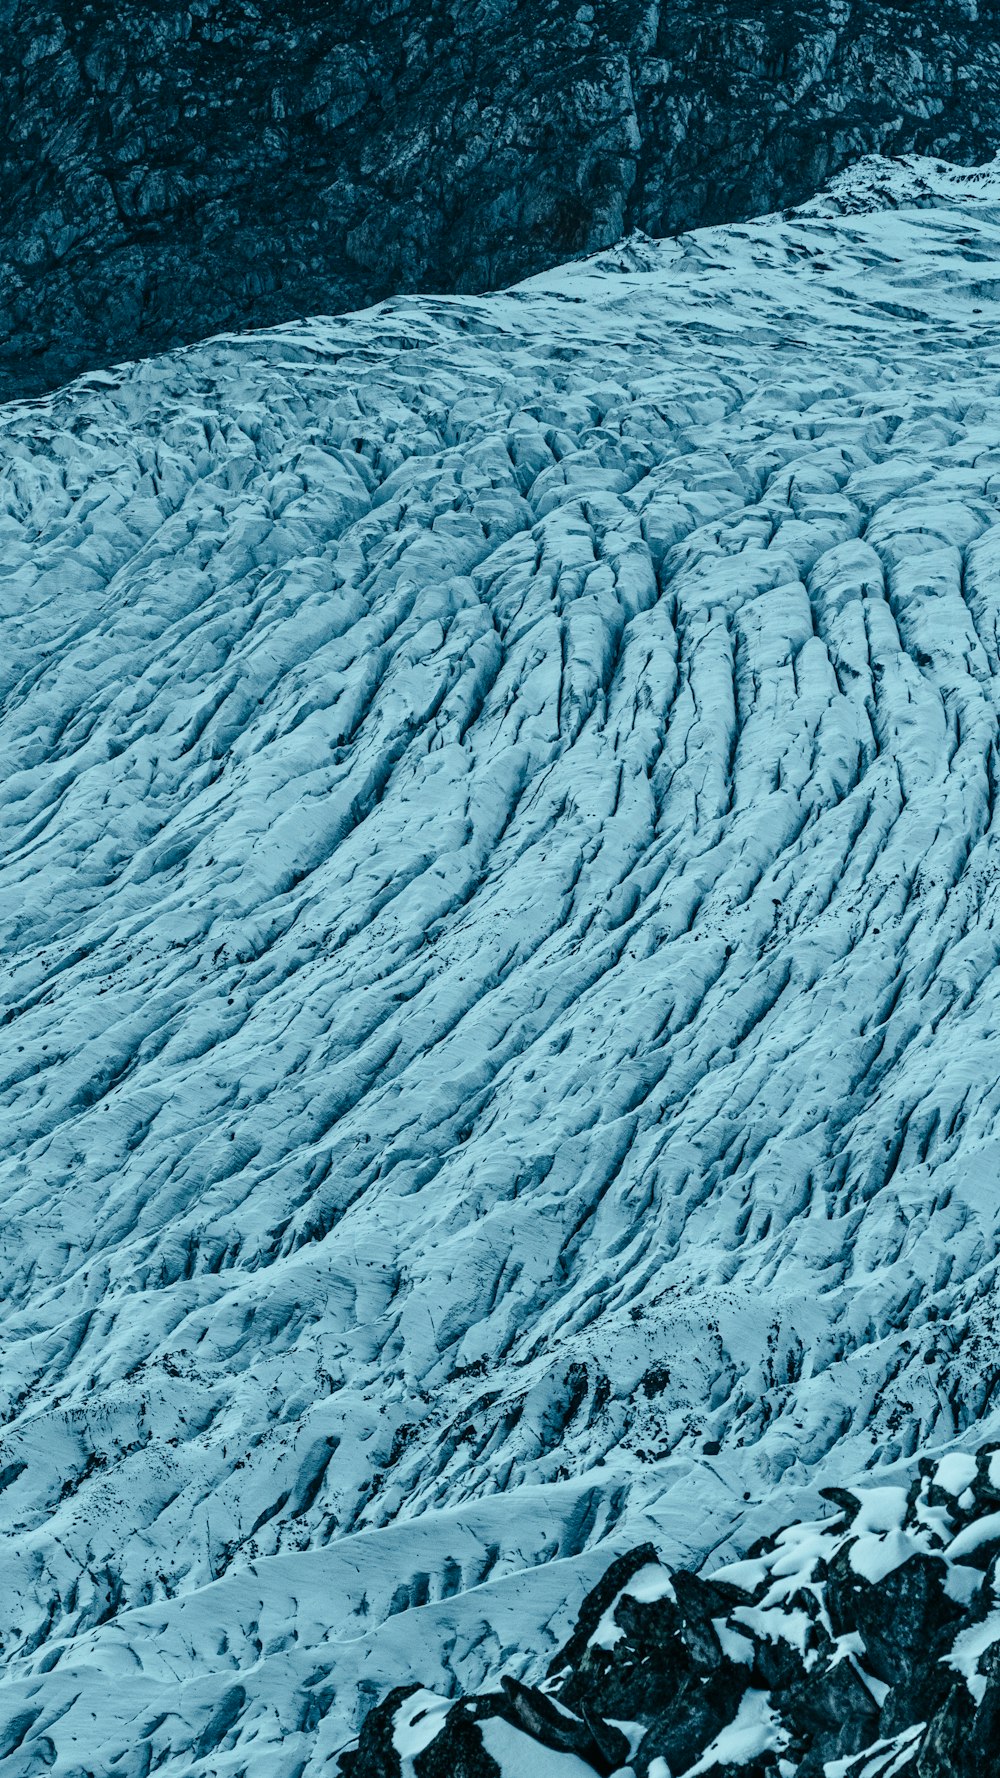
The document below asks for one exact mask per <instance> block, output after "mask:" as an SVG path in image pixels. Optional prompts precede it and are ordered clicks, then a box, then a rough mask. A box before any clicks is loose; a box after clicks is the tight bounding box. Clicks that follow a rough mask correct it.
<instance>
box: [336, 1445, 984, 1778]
mask: <svg viewBox="0 0 1000 1778" xmlns="http://www.w3.org/2000/svg"><path fill="white" fill-rule="evenodd" d="M823 1493H824V1494H825V1496H826V1497H827V1499H828V1500H829V1501H830V1503H831V1505H832V1506H833V1507H834V1508H835V1509H836V1510H835V1512H834V1514H833V1515H832V1516H830V1517H826V1518H824V1519H820V1520H817V1521H814V1522H811V1523H805V1522H803V1523H798V1524H794V1525H792V1526H790V1527H788V1528H786V1529H785V1530H783V1531H781V1532H779V1533H778V1534H777V1536H773V1537H768V1538H765V1539H763V1540H761V1541H760V1543H758V1544H757V1545H756V1546H755V1547H754V1548H753V1549H751V1550H750V1551H749V1553H748V1554H747V1556H746V1557H745V1558H744V1559H743V1560H742V1561H738V1562H735V1563H731V1564H729V1565H728V1566H727V1567H725V1568H721V1569H718V1570H717V1571H716V1572H715V1573H714V1574H712V1575H711V1576H710V1577H707V1578H706V1577H705V1576H703V1575H701V1574H693V1573H687V1572H685V1571H676V1572H671V1571H670V1570H669V1569H668V1568H666V1567H664V1566H661V1565H660V1563H659V1561H658V1558H657V1555H656V1551H655V1549H654V1547H653V1545H652V1544H648V1543H647V1544H643V1545H641V1546H640V1547H639V1548H637V1549H633V1550H631V1551H629V1552H627V1553H626V1554H624V1555H622V1556H620V1557H619V1558H618V1559H617V1561H615V1562H614V1563H613V1564H612V1565H611V1567H610V1568H609V1569H608V1571H607V1573H606V1574H605V1575H604V1576H603V1578H602V1579H601V1581H600V1582H599V1583H598V1585H597V1586H596V1587H595V1588H594V1589H593V1591H592V1592H591V1593H590V1594H589V1595H588V1597H587V1599H586V1600H585V1601H584V1604H583V1606H582V1608H581V1612H580V1616H579V1620H578V1622H577V1625H576V1628H575V1630H574V1632H573V1634H572V1636H571V1637H570V1639H569V1641H568V1642H567V1644H566V1646H565V1647H564V1648H563V1649H562V1651H561V1652H560V1654H559V1655H558V1656H557V1657H556V1659H555V1660H554V1661H553V1663H552V1666H551V1669H550V1672H549V1676H548V1678H547V1679H546V1680H544V1681H543V1682H542V1684H541V1685H540V1686H529V1685H524V1684H522V1683H520V1682H519V1681H517V1680H514V1679H511V1678H504V1679H503V1680H502V1682H501V1685H502V1689H501V1690H499V1691H496V1692H488V1693H484V1694H483V1695H481V1696H479V1697H472V1698H460V1699H458V1700H456V1701H453V1702H449V1701H448V1700H446V1699H443V1698H440V1697H437V1696H436V1695H435V1694H433V1693H431V1692H429V1691H425V1690H422V1689H420V1688H419V1687H416V1686H412V1685H411V1686H402V1687H399V1688H397V1689H396V1690H395V1691H393V1692H392V1693H390V1695H389V1696H388V1697H387V1698H386V1699H385V1700H384V1701H383V1702H382V1703H381V1704H379V1705H378V1706H377V1707H376V1708H375V1709H374V1710H373V1711H372V1712H371V1713H370V1715H369V1716H368V1718H367V1719H366V1721H365V1724H364V1728H363V1731H362V1734H361V1739H360V1742H359V1743H358V1745H357V1747H355V1748H352V1749H350V1750H348V1751H347V1752H345V1753H344V1754H343V1755H342V1756H341V1760H340V1769H341V1772H342V1773H343V1774H345V1778H346V1775H348V1774H349V1778H445V1775H446V1774H447V1778H521V1775H522V1774H524V1773H526V1772H532V1773H534V1772H539V1773H541V1772H545V1773H546V1774H548V1773H549V1772H551V1773H552V1775H553V1778H585V1774H586V1773H588V1772H595V1773H598V1774H601V1778H611V1774H617V1775H618V1778H688V1775H689V1778H696V1775H697V1778H737V1774H738V1775H739V1778H890V1775H891V1778H897V1774H907V1775H909V1778H980V1775H982V1774H984V1773H986V1772H989V1771H992V1770H994V1769H995V1767H994V1765H993V1762H994V1761H995V1760H997V1759H998V1758H1000V1450H998V1449H996V1448H992V1449H985V1450H982V1451H980V1452H979V1453H978V1454H977V1455H975V1456H973V1455H969V1454H966V1453H952V1454H950V1455H948V1456H946V1457H944V1458H939V1459H936V1460H932V1459H926V1458H925V1459H923V1460H922V1461H921V1462H920V1464H919V1466H918V1474H917V1476H916V1478H915V1480H914V1481H913V1482H912V1484H911V1485H910V1486H909V1488H906V1487H902V1486H882V1487H870V1488H865V1489H858V1490H857V1491H855V1490H853V1489H840V1488H829V1489H825V1490H823ZM555 1756H561V1758H560V1757H555Z"/></svg>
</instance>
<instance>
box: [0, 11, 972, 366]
mask: <svg viewBox="0 0 1000 1778" xmlns="http://www.w3.org/2000/svg"><path fill="white" fill-rule="evenodd" d="M0 12H2V15H3V23H4V27H5V30H4V37H3V54H2V68H0V244H2V259H3V278H2V282H0V394H2V395H10V394H14V393H19V392H21V393H23V392H30V391H32V390H35V389H39V388H43V387H46V386H51V385H53V384H56V383H58V382H59V381H61V380H62V379H64V378H66V377H67V376H70V375H72V374H74V373H75V372H77V371H79V370H81V369H84V368H87V367H89V366H93V365H97V364H100V363H105V362H107V361H109V360H111V359H114V358H116V357H123V356H137V355H141V354H144V353H148V352H151V351H156V350H159V349H161V348H165V347H167V346H171V345H176V344H178V343H181V342H183V341H187V340H191V339H195V338H197V337H199V336H202V335H204V334H206V333H209V332H212V331H214V330H217V329H220V328H230V327H233V328H236V327H238V328H243V327H251V326H259V325H265V324H268V323H270V322H274V321H279V320H283V319H287V318H289V317H291V316H294V315H296V314H307V313H319V312H329V311H337V310H341V309H344V308H349V307H355V306H361V305H364V304H366V303H369V302H372V301H375V300H377V299H378V298H380V297H382V296H385V295H387V294H389V293H390V292H393V291H396V290H400V289H404V288H409V289H423V290H428V289H435V290H446V289H455V290H463V291H470V290H481V289H487V288H490V287H494V286H497V285H500V284H503V283H505V282H508V281H510V280H512V279H515V278H517V277H519V276H522V275H525V274H527V273H529V272H531V271H535V270H538V269H541V268H542V267H543V266H545V265H549V264H553V263H556V262H558V261H560V260H563V259H566V258H568V257H571V256H574V255H577V254H580V253H584V252H587V251H589V250H590V249H593V248H596V247H599V246H602V245H605V244H607V243H608V242H610V241H612V240H613V239H615V238H617V237H618V236H619V235H621V234H622V233H623V232H624V231H625V230H627V229H629V228H631V227H633V226H640V227H642V228H644V229H646V230H647V231H649V232H650V233H654V234H661V233H665V232H670V231H673V230H677V229H681V228H685V227H688V226H691V225H694V224H697V223H701V222H716V221H721V220H725V219H728V218H733V217H736V216H741V215H748V214H752V213H755V212H759V211H761V210H763V209H766V208H769V207H777V206H780V205H781V204H783V203H785V202H789V201H794V200H797V199H799V198H801V197H803V196H805V195H807V194H808V193H809V192H810V191H811V190H814V189H815V188H816V187H817V185H819V184H821V183H822V182H823V180H824V179H826V178H827V177H828V175H830V174H831V173H832V172H834V171H836V170H837V169H838V168H840V167H842V166H844V165H845V164H846V163H848V162H850V161H852V160H854V159H855V158H857V156H859V155H860V154H862V153H865V152H867V151H869V150H873V149H880V150H882V151H883V152H889V153H893V152H901V151H903V150H907V149H911V148H916V149H919V150H921V151H923V152H927V153H933V154H941V155H944V156H946V157H948V158H950V159H952V160H957V161H966V162H973V161H977V160H983V159H985V158H989V156H990V155H991V154H992V152H993V149H994V144H995V143H996V142H997V141H998V140H1000V78H998V77H1000V49H998V36H1000V33H998V28H997V27H998V22H1000V21H998V7H997V6H996V5H995V4H993V3H988V4H985V3H983V0H980V4H979V5H978V6H977V4H976V0H964V3H962V4H957V3H955V0H945V3H943V4H940V5H938V6H935V8H934V9H933V14H931V13H930V12H929V11H928V10H927V9H926V8H923V7H919V6H913V5H906V4H903V5H899V4H897V5H871V4H861V5H859V4H853V5H852V4H850V3H849V0H828V3H827V4H824V5H818V4H813V5H804V6H794V5H789V4H772V5H768V6H766V7H760V6H756V5H750V4H741V3H739V0H674V3H673V4H672V5H670V6H669V7H668V6H662V5H659V4H657V3H656V0H647V3H645V4H644V3H643V0H614V3H613V4H612V3H611V0H603V3H600V0H599V3H598V4H596V5H578V4H576V0H478V3H477V0H374V3H372V0H340V3H338V4H331V3H330V0H298V3H297V4H294V5H284V6H280V7H278V6H274V5H267V4H257V5H255V4H252V3H251V0H226V3H225V4H218V3H216V0H196V3H195V4H192V5H190V6H188V7H187V8H186V9H183V10H182V9H180V8H178V7H176V6H172V5H167V4H165V3H163V0H143V3H142V4H138V3H137V0H132V3H128V0H115V4H110V0H98V3H97V4H91V5H80V4H79V3H78V0H20V3H18V0H13V3H11V0H7V3H6V4H5V5H4V6H3V7H2V8H0Z"/></svg>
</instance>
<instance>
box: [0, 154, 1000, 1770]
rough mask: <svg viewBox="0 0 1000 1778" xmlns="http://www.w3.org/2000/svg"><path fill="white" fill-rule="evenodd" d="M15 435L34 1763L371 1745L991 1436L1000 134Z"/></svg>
mask: <svg viewBox="0 0 1000 1778" xmlns="http://www.w3.org/2000/svg"><path fill="white" fill-rule="evenodd" d="M838 193H839V195H838ZM0 468H2V478H0V616H2V627H0V762H2V763H0V1069H2V1080H0V1207H2V1223H0V1279H2V1297H3V1308H2V1336H0V1337H2V1364H0V1398H2V1409H3V1434H2V1439H0V1490H2V1492H0V1530H2V1543H0V1601H2V1605H0V1620H2V1621H0V1631H2V1638H3V1651H2V1652H3V1662H4V1663H5V1664H4V1667H3V1677H2V1680H0V1755H3V1754H6V1758H5V1760H4V1764H3V1770H4V1774H5V1778H6V1775H7V1774H10V1778H27V1775H28V1774H31V1773H35V1772H41V1771H43V1770H51V1771H52V1772H53V1773H55V1774H57V1775H66V1778H69V1775H71V1774H73V1775H75V1778H80V1775H81V1774H83V1773H85V1772H92V1773H101V1774H106V1773H111V1774H115V1775H118V1778H145V1774H146V1773H147V1772H149V1771H151V1770H155V1771H160V1772H165V1773H167V1774H176V1775H177V1778H181V1774H184V1775H185V1778H187V1775H188V1774H198V1775H201V1778H204V1775H207V1774H213V1775H214V1774H232V1778H240V1775H242V1774H246V1775H248V1778H300V1775H301V1774H303V1773H305V1774H313V1773H319V1772H321V1771H328V1772H330V1773H331V1774H332V1773H333V1771H334V1759H333V1756H334V1754H335V1753H336V1752H337V1750H338V1749H339V1748H340V1747H342V1746H343V1745H344V1744H345V1743H346V1742H348V1741H349V1740H350V1739H351V1737H352V1736H353V1735H354V1734H355V1733H356V1731H357V1724H358V1722H359V1720H360V1718H361V1716H362V1715H363V1713H364V1710H365V1709H366V1708H367V1707H368V1705H369V1704H370V1703H371V1701H372V1700H374V1699H375V1698H377V1697H379V1696H381V1695H382V1693H383V1692H384V1691H385V1690H386V1689H387V1688H388V1687H389V1686H392V1685H395V1684H400V1683H402V1682H404V1681H407V1680H411V1679H416V1680H419V1681H420V1682H421V1683H422V1684H424V1685H425V1686H428V1687H430V1688H432V1689H434V1690H435V1691H437V1692H445V1693H447V1691H448V1690H449V1688H454V1687H455V1686H457V1685H459V1684H460V1685H463V1686H478V1685H481V1684H482V1683H483V1682H484V1681H488V1680H489V1679H490V1678H491V1677H493V1676H496V1675H497V1674H498V1673H499V1672H500V1671H501V1670H509V1671H513V1672H517V1673H529V1674H530V1673H536V1672H538V1671H540V1670H541V1668H542V1666H543V1665H544V1663H545V1662H546V1661H547V1660H548V1659H550V1658H551V1655H552V1653H553V1651H554V1649H555V1647H556V1646H557V1643H558V1641H559V1639H560V1638H561V1636H562V1635H563V1633H564V1631H565V1630H566V1628H567V1626H568V1625H569V1623H570V1621H571V1619H572V1617H573V1615H574V1613H575V1610H576V1607H577V1605H578V1604H579V1600H580V1598H581V1595H582V1593H583V1591H584V1588H585V1587H586V1586H588V1585H590V1584H592V1583H593V1581H594V1580H595V1579H596V1578H597V1576H598V1575H599V1574H600V1572H601V1571H602V1569H603V1568H604V1567H605V1565H606V1564H607V1562H608V1561H609V1560H610V1559H611V1556H612V1555H613V1554H614V1553H615V1552H616V1551H618V1550H620V1549H622V1548H625V1547H626V1546H628V1545H629V1544H632V1543H635V1542H637V1541H639V1539H640V1538H642V1537H645V1536H652V1538H653V1539H654V1541H655V1542H656V1544H657V1546H658V1548H659V1549H660V1551H661V1554H662V1555H663V1557H664V1560H666V1561H683V1562H685V1563H688V1564H691V1563H694V1562H697V1561H698V1560H699V1559H700V1558H701V1557H702V1556H703V1555H707V1554H708V1552H709V1551H711V1550H713V1549H714V1550H716V1552H717V1553H716V1555H715V1557H714V1561H715V1562H716V1563H718V1561H719V1560H721V1559H722V1558H721V1554H720V1553H719V1552H721V1551H722V1550H723V1549H725V1550H731V1551H732V1552H733V1554H738V1553H739V1551H740V1549H741V1547H742V1546H743V1545H744V1544H745V1543H746V1541H747V1540H748V1539H749V1538H750V1537H751V1536H752V1535H756V1534H757V1533H758V1532H759V1531H760V1530H761V1529H762V1528H765V1527H767V1528H771V1529H773V1528H775V1527H776V1526H777V1525H778V1524H779V1523H781V1522H782V1515H784V1516H786V1517H787V1515H788V1512H789V1511H790V1510H799V1508H800V1507H801V1506H802V1503H804V1502H805V1503H808V1502H809V1501H814V1500H815V1490H816V1488H817V1487H818V1486H820V1485H823V1484H827V1483H834V1482H842V1481H845V1480H851V1479H858V1478H861V1477H863V1476H864V1475H865V1473H866V1472H869V1477H871V1473H872V1472H873V1471H875V1472H877V1473H878V1474H880V1475H881V1474H882V1473H883V1472H884V1471H885V1470H886V1469H887V1468H888V1469H890V1470H892V1472H893V1476H894V1479H897V1480H898V1477H899V1475H900V1474H903V1475H905V1473H906V1472H905V1467H904V1468H903V1469H901V1468H900V1465H901V1464H902V1463H903V1460H905V1459H907V1458H908V1457H910V1456H911V1455H913V1454H914V1453H915V1452H917V1451H920V1452H928V1451H936V1450H940V1451H947V1450H950V1449H954V1448H961V1447H962V1446H963V1445H966V1446H969V1445H972V1444H975V1443H977V1442H979V1441H980V1440H981V1439H983V1438H985V1437H986V1436H989V1435H992V1436H994V1437H995V1436H996V1435H997V1431H998V1426H1000V1414H998V1413H997V1411H996V1409H995V1405H994V1403H995V1392H996V1385H997V1381H998V1378H1000V1327H998V1309H1000V1297H998V1294H997V1282H998V1281H997V1269H998V1262H997V1254H998V1219H1000V1185H998V1173H1000V838H998V829H997V827H996V826H995V825H994V812H995V808H996V793H997V785H998V760H997V737H998V729H997V718H998V711H1000V634H998V620H1000V171H995V170H994V171H990V170H984V171H982V172H979V173H962V172H960V171H957V170H954V169H944V168H939V167H937V166H936V165H933V164H930V163H926V162H909V163H907V164H906V165H895V164H893V165H889V164H887V163H881V162H875V163H866V164H863V166H862V167H861V169H860V170H858V171H857V172H855V173H854V174H852V175H851V176H849V177H848V178H847V179H846V180H845V181H843V182H841V184H840V186H839V187H838V188H837V190H836V191H835V192H834V195H832V196H830V195H828V196H826V197H824V198H822V199H819V200H816V201H814V202H813V203H812V204H811V205H807V206H806V207H805V208H804V209H803V210H800V211H798V212H796V213H794V214H790V215H788V216H787V217H785V218H783V219H782V218H773V217H772V218H766V219H764V220H763V221H761V222H758V223H752V224H747V225H743V226H733V227H730V228H724V229H712V230H707V231H703V232H700V233H697V234H693V235H688V236H686V237H683V238H681V239H680V240H677V241H667V242H662V243H653V242H647V241H645V240H641V239H639V240H634V241H632V242H629V243H627V244H626V245H625V246H623V247H622V248H621V249H618V250H615V251H613V252H609V253H607V254H604V255H602V256H599V257H598V258H597V259H594V260H591V261H588V262H587V263H585V264H583V265H580V266H574V267H569V268H566V269H564V270H562V271H559V272H556V273H552V274H549V275H546V276H543V277H541V278H537V279H534V280H532V281H531V282H529V283H527V284H525V285H523V286H521V287H519V288H517V289H515V290H513V291H510V292H507V293H505V294H503V295H500V296H495V297H480V298H472V297H469V298H464V297H457V298H450V299H447V300H433V299H429V298H425V299H417V298H412V299H410V298H401V299H399V300H397V301H394V302H391V303H387V304H385V305H383V306H382V307H380V308H377V309H373V310H371V311H368V312H365V313H362V314H358V315H353V316H348V317H346V318H342V319H336V320H318V321H312V322H308V323H305V322H303V323H302V324H295V325H290V326H287V327H283V328H280V329H278V330H276V331H274V332H270V333H266V334H262V335H256V336H250V337H243V338H237V337H226V338H222V339H217V340H213V341H210V342H209V343H207V344H205V345H202V346H199V347H196V348H193V349H191V350H189V351H186V352H182V353H178V354H175V355H173V356H170V357H167V358H161V359H158V360H154V361H151V362H148V363H143V364H139V365H135V366H126V367H121V368H119V369H117V370H115V371H113V372H109V373H101V374H99V375H95V376H92V377H90V378H86V379H83V380H82V381H80V382H78V383H76V384H73V385H72V386H71V387H69V388H68V389H66V390H64V391H63V392H61V393H60V394H58V395H55V396H53V397H52V398H51V399H47V400H44V401H40V402H36V403H27V404H20V405H17V406H12V407H8V408H5V409H3V410H0Z"/></svg>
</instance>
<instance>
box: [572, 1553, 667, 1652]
mask: <svg viewBox="0 0 1000 1778" xmlns="http://www.w3.org/2000/svg"><path fill="white" fill-rule="evenodd" d="M674 1596H675V1595H674V1588H673V1582H672V1581H671V1579H670V1573H669V1570H668V1569H666V1568H663V1567H662V1566H661V1565H660V1564H658V1563H656V1562H647V1564H646V1566H645V1567H644V1568H640V1569H638V1570H637V1572H636V1573H635V1574H633V1576H632V1579H631V1580H630V1581H628V1582H627V1583H626V1585H625V1586H624V1587H622V1588H621V1589H620V1591H619V1592H617V1593H616V1594H615V1597H614V1598H613V1599H612V1601H611V1604H610V1605H609V1606H608V1608H607V1610H606V1611H605V1612H604V1614H603V1615H602V1617H601V1619H600V1622H599V1623H598V1625H597V1628H596V1629H595V1631H594V1633H593V1635H592V1636H591V1638H590V1643H589V1646H590V1647H591V1648H614V1646H615V1643H616V1642H620V1641H621V1639H622V1637H623V1636H624V1635H625V1631H624V1630H623V1629H622V1627H621V1625H620V1624H618V1623H617V1622H616V1621H615V1614H616V1612H617V1610H618V1607H619V1605H620V1604H621V1601H622V1600H623V1599H635V1600H637V1601H638V1602H639V1604H641V1605H652V1604H655V1602H656V1601H657V1600H658V1599H673V1598H674Z"/></svg>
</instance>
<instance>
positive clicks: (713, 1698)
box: [636, 1662, 743, 1772]
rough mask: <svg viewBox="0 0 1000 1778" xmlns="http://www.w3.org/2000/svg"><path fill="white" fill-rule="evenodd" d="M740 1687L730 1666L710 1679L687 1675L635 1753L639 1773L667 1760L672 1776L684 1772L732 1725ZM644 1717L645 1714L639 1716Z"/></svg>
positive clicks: (722, 1665)
mask: <svg viewBox="0 0 1000 1778" xmlns="http://www.w3.org/2000/svg"><path fill="white" fill-rule="evenodd" d="M742 1692H743V1686H742V1684H741V1683H740V1682H739V1679H738V1675H737V1674H736V1672H735V1670H734V1669H733V1668H732V1666H731V1664H730V1663H729V1662H723V1663H721V1665H720V1669H719V1671H718V1672H717V1673H716V1674H715V1675H714V1676H713V1677H712V1678H710V1679H709V1678H705V1677H704V1676H703V1675H701V1674H695V1673H689V1674H687V1675H686V1676H685V1677H684V1678H683V1679H682V1680H681V1682H680V1684H679V1685H678V1686H677V1687H676V1689H675V1690H674V1692H673V1695H672V1697H671V1698H670V1701H669V1703H668V1704H667V1706H666V1708H665V1709H660V1710H658V1711H657V1713H656V1714H655V1715H654V1718H653V1721H652V1723H651V1724H650V1726H649V1728H648V1729H647V1730H646V1733H645V1735H644V1736H643V1738H642V1740H641V1742H640V1743H639V1747H638V1751H637V1753H636V1765H637V1769H638V1770H639V1771H640V1772H645V1771H648V1769H649V1766H650V1764H651V1762H652V1761H653V1760H655V1759H663V1760H666V1763H667V1768H668V1770H669V1771H671V1772H686V1771H687V1768H688V1766H690V1765H693V1764H694V1762H695V1760H697V1759H698V1758H699V1757H700V1755H701V1754H703V1753H704V1751H705V1749H706V1747H707V1746H708V1744H709V1742H710V1741H714V1739H715V1737H716V1735H717V1734H718V1733H719V1731H720V1730H721V1729H724V1728H725V1727H726V1725H727V1724H728V1723H731V1722H732V1720H733V1718H734V1716H735V1715H736V1712H737V1710H738V1709H739V1704H740V1698H741V1696H742ZM642 1714H643V1715H644V1716H645V1715H647V1714H648V1712H647V1711H644V1712H643V1713H642Z"/></svg>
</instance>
